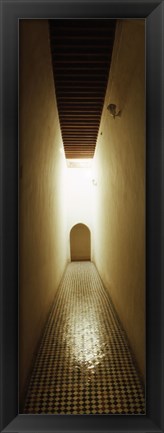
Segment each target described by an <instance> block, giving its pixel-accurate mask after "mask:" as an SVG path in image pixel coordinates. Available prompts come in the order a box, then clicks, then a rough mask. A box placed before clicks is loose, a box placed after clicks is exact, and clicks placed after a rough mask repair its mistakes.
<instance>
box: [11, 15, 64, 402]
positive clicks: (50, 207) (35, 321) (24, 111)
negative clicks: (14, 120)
mask: <svg viewBox="0 0 164 433" xmlns="http://www.w3.org/2000/svg"><path fill="white" fill-rule="evenodd" d="M19 40H20V117H19V125H20V133H19V143H20V183H19V189H20V225H19V229H20V235H19V236H20V263H19V267H20V269H19V271H20V287H19V329H20V338H19V350H20V364H19V367H20V371H19V380H20V382H19V385H20V399H21V401H23V396H24V393H25V389H26V381H27V380H28V374H29V373H30V369H31V366H32V362H33V356H34V353H35V351H36V348H37V345H38V343H39V340H40V337H41V333H42V330H43V326H44V324H45V321H46V318H47V315H48V313H49V308H50V306H51V304H52V300H53V298H54V294H55V291H56V289H57V287H58V285H59V282H60V279H61V277H62V274H63V271H64V269H65V266H66V263H67V259H68V252H67V248H66V237H67V227H66V224H67V220H66V218H65V214H66V197H65V170H66V162H65V158H64V153H63V150H62V149H63V147H62V138H61V133H60V127H59V119H58V112H57V106H56V98H55V89H54V82H53V74H52V65H51V56H50V42H49V31H48V21H47V20H22V21H21V20H20V37H19Z"/></svg>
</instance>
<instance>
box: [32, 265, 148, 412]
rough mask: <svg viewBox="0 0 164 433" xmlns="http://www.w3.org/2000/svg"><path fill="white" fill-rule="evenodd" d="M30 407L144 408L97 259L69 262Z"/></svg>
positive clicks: (40, 357) (64, 409) (36, 369)
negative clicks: (101, 277)
mask: <svg viewBox="0 0 164 433" xmlns="http://www.w3.org/2000/svg"><path fill="white" fill-rule="evenodd" d="M24 413H26V414H27V413H31V414H36V413H38V414H144V413H145V405H144V392H143V388H142V385H141V383H140V379H139V376H138V374H137V371H136V369H135V366H134V363H133V359H132V356H131V353H130V350H129V348H128V345H127V342H126V337H125V334H124V332H123V331H122V329H121V327H120V325H119V322H118V320H117V317H116V315H115V312H114V309H113V306H112V304H111V301H110V298H109V296H108V294H107V292H106V290H105V289H104V287H103V285H102V282H101V279H100V277H99V275H98V273H97V270H96V268H95V266H94V264H93V263H91V262H72V263H70V264H69V265H68V267H67V270H66V273H65V275H64V278H63V281H62V283H61V285H60V287H59V290H58V293H57V295H56V297H55V301H54V306H53V309H52V312H51V315H50V317H49V320H48V323H47V325H46V329H45V332H44V336H43V339H42V343H41V346H40V350H39V352H38V355H37V359H36V362H35V365H34V369H33V374H32V377H31V382H30V384H29V389H28V393H27V398H26V403H25V408H24Z"/></svg>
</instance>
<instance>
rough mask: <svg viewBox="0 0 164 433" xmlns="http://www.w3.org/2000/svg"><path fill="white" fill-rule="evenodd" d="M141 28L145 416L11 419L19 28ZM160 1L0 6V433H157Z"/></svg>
mask: <svg viewBox="0 0 164 433" xmlns="http://www.w3.org/2000/svg"><path fill="white" fill-rule="evenodd" d="M56 17H58V18H79V17H80V18H144V19H145V21H146V311H147V314H146V317H147V318H146V329H147V337H146V358H147V367H146V372H147V373H146V415H94V416H93V415H85V416H84V415H77V416H76V415H72V416H68V415H64V416H62V415H19V414H18V287H19V277H18V275H19V274H18V265H19V248H18V245H19V242H18V240H19V231H18V226H19V221H18V198H19V190H18V153H19V152H18V149H19V146H18V142H19V141H18V57H19V50H18V48H19V45H18V20H19V19H20V18H56ZM163 29H164V1H163V0H162V1H156V0H152V1H140V0H139V1H133V0H129V1H124V0H122V1H121V0H120V1H117V0H113V1H110V0H107V1H105V2H104V1H100V0H99V1H95V0H93V1H91V0H90V1H83V2H80V1H77V0H76V2H71V1H69V0H68V1H58V2H57V1H54V0H50V1H46V0H43V1H41V0H36V1H35V0H34V1H32V2H31V1H27V0H25V1H24V0H22V1H16V0H12V1H6V0H1V44H2V46H1V49H2V51H1V52H2V56H1V61H2V64H1V73H2V80H1V86H2V88H1V103H2V105H1V107H2V110H1V114H2V116H1V122H2V123H1V128H0V129H1V131H2V140H1V143H2V146H1V155H0V161H1V173H2V176H1V179H2V182H1V201H2V206H1V212H2V214H1V222H2V223H1V238H0V239H1V282H2V284H1V296H2V297H1V316H0V317H1V387H0V388H1V431H2V432H6V433H7V432H27V431H28V432H35V433H36V432H44V431H45V432H50V431H51V432H56V433H57V432H59V431H60V432H79V433H82V432H86V433H89V432H90V433H91V432H92V431H95V432H97V433H98V432H111V433H112V432H120V433H121V432H123V431H124V432H126V431H131V432H147V433H148V432H154V433H155V432H156V433H157V432H163V431H164V410H163V408H164V398H163V397H164V375H163V367H164V363H163V360H164V357H163V354H164V350H163V349H164V339H163V338H162V336H163V330H164V326H163V317H164V306H163V300H164V296H163V281H164V278H163V258H164V236H163V235H164V226H163V221H164V176H163V173H164V152H163V130H164V129H163V126H164V120H163V117H162V114H163V101H164V94H163V89H164V87H163V84H164V82H163V76H164V61H163V59H164V56H163V54H164V52H163V51H164V50H163V41H164V37H163Z"/></svg>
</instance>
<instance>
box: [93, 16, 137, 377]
mask: <svg viewBox="0 0 164 433" xmlns="http://www.w3.org/2000/svg"><path fill="white" fill-rule="evenodd" d="M144 62H145V53H144V21H140V20H139V21H135V20H123V21H120V22H119V23H118V27H117V32H116V39H115V45H114V51H113V57H112V66H111V72H110V76H109V83H108V88H107V93H106V98H105V105H104V110H103V115H102V121H101V125H100V131H99V136H98V142H97V148H96V154H95V158H94V169H93V177H94V178H95V179H96V181H97V186H95V187H94V212H93V215H94V221H93V224H94V230H93V251H94V261H95V263H96V266H97V268H98V271H99V273H100V275H101V277H102V279H103V281H104V284H105V286H106V287H107V289H108V290H109V293H110V295H111V297H112V299H113V302H114V305H115V308H116V310H117V312H118V315H119V317H120V319H121V321H122V324H123V326H124V328H125V330H126V332H127V335H128V338H129V341H130V344H131V347H132V349H133V351H134V354H135V356H136V359H137V362H138V366H139V369H140V371H141V373H142V375H143V376H144V372H145V362H144V361H145V76H144V73H145V71H144V69H145V67H144ZM110 103H115V104H117V107H118V109H119V110H122V114H121V117H120V118H118V117H116V118H115V119H113V118H112V117H111V115H110V113H109V111H108V110H107V106H108V104H110Z"/></svg>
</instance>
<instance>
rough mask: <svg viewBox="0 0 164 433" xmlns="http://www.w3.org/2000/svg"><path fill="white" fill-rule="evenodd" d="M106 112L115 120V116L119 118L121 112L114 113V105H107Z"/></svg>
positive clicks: (115, 108) (115, 109)
mask: <svg viewBox="0 0 164 433" xmlns="http://www.w3.org/2000/svg"><path fill="white" fill-rule="evenodd" d="M107 110H108V111H109V113H110V114H111V116H112V117H113V118H114V119H115V117H116V116H119V117H120V116H121V110H120V111H118V112H116V111H117V107H116V104H109V105H108V106H107Z"/></svg>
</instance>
